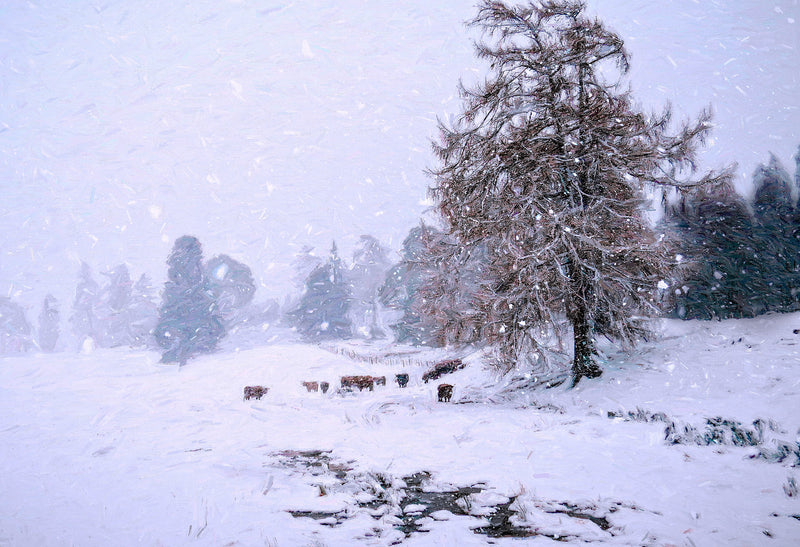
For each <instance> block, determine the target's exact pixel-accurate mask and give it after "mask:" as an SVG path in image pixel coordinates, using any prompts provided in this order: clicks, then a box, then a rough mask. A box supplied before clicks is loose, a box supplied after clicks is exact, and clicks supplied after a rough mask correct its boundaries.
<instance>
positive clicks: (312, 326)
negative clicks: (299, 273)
mask: <svg viewBox="0 0 800 547" xmlns="http://www.w3.org/2000/svg"><path fill="white" fill-rule="evenodd" d="M350 298H351V294H350V288H349V287H348V285H347V282H346V280H345V279H344V271H343V267H342V264H341V260H340V259H339V255H338V253H337V250H336V243H335V242H334V243H333V246H332V247H331V253H330V257H329V258H328V261H327V262H326V263H324V264H322V265H320V266H318V267H317V268H315V269H314V270H313V271H312V272H311V273H310V274H309V276H308V278H307V279H306V290H305V292H304V293H303V296H302V297H301V299H300V303H299V304H298V306H297V307H296V308H295V309H293V310H292V311H291V312H289V314H288V315H289V320H290V321H291V323H292V324H293V325H294V326H295V327H296V328H297V330H298V332H299V333H300V334H301V335H303V337H304V338H306V339H308V340H311V341H319V340H324V339H342V338H348V337H349V336H350V335H351V323H350V319H349V318H348V313H347V312H348V308H349V305H350Z"/></svg>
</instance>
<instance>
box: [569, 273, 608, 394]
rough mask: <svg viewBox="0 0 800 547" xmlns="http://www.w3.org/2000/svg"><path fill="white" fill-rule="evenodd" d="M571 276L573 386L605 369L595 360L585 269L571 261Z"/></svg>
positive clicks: (594, 376) (598, 374)
mask: <svg viewBox="0 0 800 547" xmlns="http://www.w3.org/2000/svg"><path fill="white" fill-rule="evenodd" d="M568 271H569V276H570V285H571V287H570V301H569V303H568V307H567V319H569V321H570V323H572V336H573V340H574V357H573V359H572V387H575V386H576V385H578V382H579V381H580V380H581V378H583V377H586V378H597V377H598V376H600V375H601V374H602V373H603V371H602V370H600V367H599V366H597V364H596V363H595V362H594V355H595V350H594V339H593V337H592V334H593V333H592V325H591V323H590V321H589V317H590V315H589V310H588V309H587V308H586V307H587V306H588V305H589V302H591V299H589V298H587V293H588V292H590V289H589V288H588V287H589V284H588V282H586V280H585V275H586V274H585V273H584V271H583V269H582V268H581V267H580V266H579V265H576V263H575V262H574V261H570V262H569V267H568Z"/></svg>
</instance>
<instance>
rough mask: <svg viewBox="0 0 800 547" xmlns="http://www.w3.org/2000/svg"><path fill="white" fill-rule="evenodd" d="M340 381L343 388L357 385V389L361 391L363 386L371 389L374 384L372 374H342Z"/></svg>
mask: <svg viewBox="0 0 800 547" xmlns="http://www.w3.org/2000/svg"><path fill="white" fill-rule="evenodd" d="M341 381H342V387H343V388H350V387H357V388H358V391H362V390H363V389H364V388H369V390H370V391H373V389H374V386H375V380H373V379H372V376H342V380H341Z"/></svg>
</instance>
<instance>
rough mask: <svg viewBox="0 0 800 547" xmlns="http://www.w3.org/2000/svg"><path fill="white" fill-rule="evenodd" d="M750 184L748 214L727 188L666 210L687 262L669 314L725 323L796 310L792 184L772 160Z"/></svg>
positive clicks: (798, 272) (798, 279) (798, 255)
mask: <svg viewBox="0 0 800 547" xmlns="http://www.w3.org/2000/svg"><path fill="white" fill-rule="evenodd" d="M796 177H800V170H798V173H797V175H796ZM753 184H754V187H755V195H754V198H753V203H752V211H753V212H752V213H751V211H750V208H748V203H747V202H746V201H745V199H744V198H743V197H742V196H740V195H739V194H737V193H736V192H735V190H734V189H733V188H732V187H731V186H730V185H729V184H720V185H717V186H715V187H713V188H708V189H706V190H704V191H702V192H698V193H696V194H695V195H692V196H687V197H684V198H683V199H681V200H680V201H679V202H678V203H676V204H674V205H672V206H670V207H668V209H667V215H666V217H665V222H664V224H665V227H666V228H667V229H672V230H674V231H675V232H676V233H677V235H678V237H679V239H680V240H681V244H682V246H683V250H682V252H683V254H684V255H685V256H686V260H685V261H684V264H685V270H684V271H683V272H682V273H681V275H680V276H679V278H678V279H677V280H676V281H677V282H676V283H675V284H674V287H673V290H672V291H671V292H670V294H669V296H668V298H667V303H668V305H667V308H668V309H669V310H670V312H671V313H673V314H674V315H676V316H678V317H681V318H685V319H712V318H716V319H727V318H739V317H754V316H756V315H760V314H763V313H767V312H770V311H778V312H787V311H794V310H796V309H798V306H799V305H800V294H798V290H799V289H800V240H798V236H799V235H800V234H798V227H799V226H800V222H798V221H799V220H800V218H798V215H800V209H798V208H796V207H794V206H793V204H792V201H793V200H792V188H791V185H792V183H791V179H790V177H789V174H788V173H787V172H786V170H785V169H784V168H783V166H782V165H781V163H780V161H779V160H778V159H777V158H776V157H775V156H772V157H771V158H770V161H769V164H767V165H761V166H759V167H758V168H757V169H756V171H755V173H754V175H753Z"/></svg>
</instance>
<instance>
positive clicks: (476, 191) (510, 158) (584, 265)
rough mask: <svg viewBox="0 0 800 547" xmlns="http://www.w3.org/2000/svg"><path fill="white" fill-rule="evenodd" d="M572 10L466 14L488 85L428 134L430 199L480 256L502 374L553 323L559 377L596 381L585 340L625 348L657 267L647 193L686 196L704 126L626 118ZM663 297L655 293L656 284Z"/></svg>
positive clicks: (660, 274) (534, 7)
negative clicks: (559, 343) (480, 249)
mask: <svg viewBox="0 0 800 547" xmlns="http://www.w3.org/2000/svg"><path fill="white" fill-rule="evenodd" d="M584 8H585V5H584V3H583V2H579V1H571V0H559V1H543V2H540V3H530V4H526V5H520V6H511V5H506V4H505V3H503V2H488V1H485V2H482V3H481V4H480V6H479V11H478V15H477V16H476V17H475V19H474V20H473V21H472V24H473V25H474V26H477V27H480V28H481V29H482V30H483V31H484V33H485V36H486V37H487V38H488V40H487V41H485V42H482V43H479V44H478V45H477V46H476V50H477V54H478V56H479V57H480V58H482V59H484V60H486V61H487V62H488V64H489V76H488V77H487V79H486V81H485V82H484V83H483V84H480V85H477V86H476V87H475V88H473V89H466V88H464V87H462V88H461V93H462V96H463V99H464V106H463V112H462V114H461V115H460V116H459V117H457V118H456V119H455V120H453V121H452V122H451V123H449V124H446V123H441V124H440V130H441V141H440V142H439V143H437V144H435V145H434V149H435V152H436V154H437V156H438V158H439V160H440V163H441V165H440V166H439V167H438V168H437V169H435V170H433V171H432V176H433V178H434V185H433V187H432V189H431V194H432V196H433V198H434V199H435V200H436V201H437V203H438V208H439V211H440V212H441V214H442V216H443V217H444V219H445V220H446V222H447V223H448V225H449V227H450V229H451V230H452V232H453V234H454V235H455V236H456V237H457V239H458V241H459V243H460V244H462V245H463V246H467V247H470V246H474V245H477V244H482V245H485V248H486V252H487V256H488V257H489V267H488V272H487V274H488V275H487V280H486V287H485V290H483V291H481V292H480V295H481V298H482V299H483V300H484V308H485V309H489V310H491V317H490V318H489V322H488V324H487V327H486V334H487V335H488V337H489V338H490V339H491V340H493V341H495V342H497V344H498V345H499V347H500V349H501V351H502V353H503V354H504V356H505V357H506V359H507V360H508V361H509V362H512V363H513V362H516V361H517V360H518V359H520V358H521V357H524V356H526V355H529V354H530V351H531V350H532V349H535V348H537V346H538V345H539V342H538V340H537V336H538V333H537V331H538V330H540V329H541V328H542V327H543V326H545V325H558V324H560V323H562V321H563V319H564V317H566V319H567V320H568V322H569V323H570V324H571V326H572V332H573V338H574V360H573V367H572V370H573V378H574V382H577V381H578V380H579V379H580V378H581V377H583V376H587V377H594V376H597V375H599V374H600V372H601V371H600V369H599V367H598V366H597V365H596V364H595V363H594V360H593V354H594V353H595V342H594V335H595V333H596V332H598V331H599V332H602V333H603V334H605V335H608V336H612V337H615V338H618V339H620V340H622V341H623V342H627V343H632V342H635V341H636V340H638V339H639V338H640V337H641V336H643V335H645V334H646V333H647V325H646V322H645V321H643V318H644V317H645V316H649V315H654V314H656V313H657V311H658V310H657V306H656V301H655V300H656V293H657V286H658V285H659V283H660V282H662V281H663V279H664V278H665V277H666V276H667V275H668V274H669V271H670V268H671V265H672V255H671V254H670V253H669V252H668V251H667V249H666V247H665V246H664V245H662V242H660V241H659V238H658V237H657V236H656V235H655V234H654V232H653V229H652V226H651V224H650V222H649V220H648V219H647V217H646V215H645V210H646V207H647V205H648V203H649V200H648V196H647V194H646V190H647V189H648V188H652V187H662V188H679V189H684V190H685V189H688V188H692V187H697V186H702V185H704V184H705V183H707V182H709V181H711V180H713V179H714V178H715V175H713V174H708V175H705V176H703V177H701V178H700V179H699V180H691V178H690V176H691V172H692V171H694V167H695V155H696V149H697V147H698V146H699V145H700V144H702V142H703V140H704V138H705V137H706V135H707V134H708V132H709V130H710V128H711V125H710V123H709V120H710V114H709V113H708V112H703V113H702V114H701V115H700V116H699V118H698V120H697V121H695V122H692V123H686V124H685V125H683V126H682V127H681V128H680V129H679V130H678V131H677V132H676V133H675V134H672V133H670V120H671V114H670V110H669V108H666V109H665V110H664V112H663V113H662V114H660V115H646V114H645V113H642V112H640V111H639V110H638V109H637V107H636V106H635V103H634V101H633V99H632V97H631V94H630V92H629V91H628V90H626V89H625V88H623V87H622V85H621V81H622V78H623V77H624V76H625V74H626V73H627V71H628V54H627V53H626V51H625V49H624V47H623V41H622V39H621V38H620V37H619V36H617V35H616V34H615V33H613V32H611V31H609V30H608V29H606V28H605V27H604V26H603V25H602V23H601V22H600V21H598V20H592V19H589V18H588V17H587V16H585V15H584V13H583V12H584ZM661 284H662V286H663V282H662V283H661Z"/></svg>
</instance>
